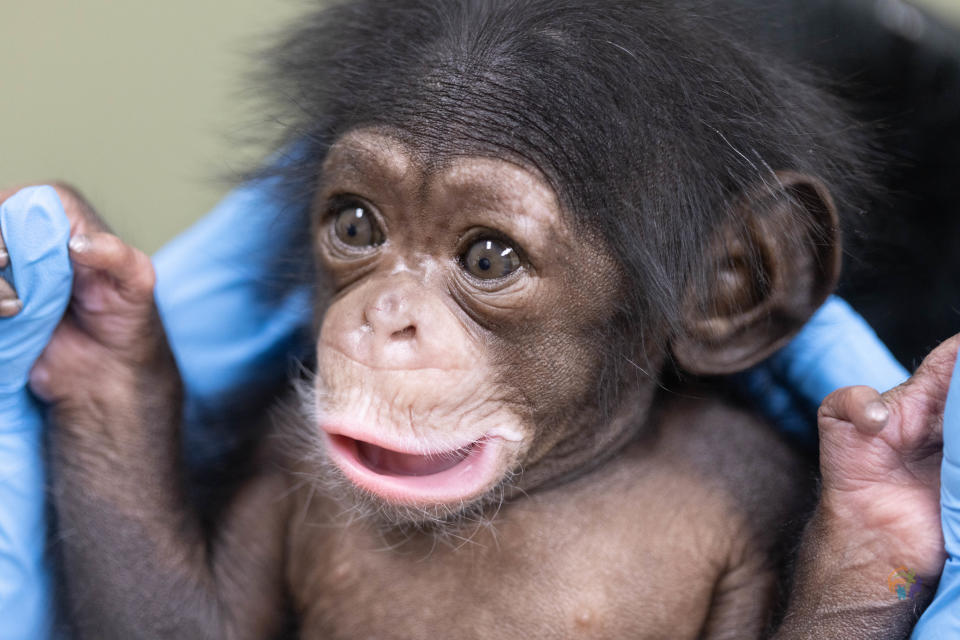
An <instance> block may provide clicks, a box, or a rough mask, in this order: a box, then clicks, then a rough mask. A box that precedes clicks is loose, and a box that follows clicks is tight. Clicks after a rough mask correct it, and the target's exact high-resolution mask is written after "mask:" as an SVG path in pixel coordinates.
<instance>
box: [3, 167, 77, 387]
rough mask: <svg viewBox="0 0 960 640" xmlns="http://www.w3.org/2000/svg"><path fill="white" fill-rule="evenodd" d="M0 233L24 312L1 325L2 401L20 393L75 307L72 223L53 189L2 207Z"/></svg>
mask: <svg viewBox="0 0 960 640" xmlns="http://www.w3.org/2000/svg"><path fill="white" fill-rule="evenodd" d="M0 232H2V233H3V239H4V242H5V243H6V246H7V252H8V253H9V254H10V271H11V277H10V279H11V280H12V284H13V286H14V288H15V289H16V290H17V295H18V296H19V297H20V300H22V301H23V310H22V311H20V313H19V314H18V315H16V316H14V317H12V318H6V319H0V396H4V395H10V394H15V393H18V392H20V391H21V390H23V389H24V387H25V386H26V384H27V378H28V376H29V374H30V369H31V367H33V363H34V362H35V361H36V359H37V358H38V357H39V356H40V354H41V353H42V352H43V349H44V347H46V345H47V342H49V340H50V336H51V335H52V334H53V330H54V329H55V328H56V326H57V324H59V322H60V318H61V317H62V316H63V312H64V310H66V308H67V303H68V302H69V301H70V289H71V285H72V278H73V270H72V268H71V266H70V258H69V255H68V251H67V243H68V242H69V240H70V222H69V221H68V220H67V216H66V214H65V213H64V210H63V205H62V204H61V202H60V198H59V196H57V192H56V191H55V190H54V189H53V188H52V187H46V186H44V187H29V188H26V189H23V190H21V191H18V192H17V193H16V194H15V195H14V196H12V197H11V198H9V199H7V200H6V201H5V202H4V203H3V205H0Z"/></svg>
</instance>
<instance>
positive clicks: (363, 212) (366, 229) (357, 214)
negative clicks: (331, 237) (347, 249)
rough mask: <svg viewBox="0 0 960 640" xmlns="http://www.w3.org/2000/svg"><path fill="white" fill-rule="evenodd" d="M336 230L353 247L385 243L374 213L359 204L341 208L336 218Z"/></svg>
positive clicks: (340, 237) (341, 239)
mask: <svg viewBox="0 0 960 640" xmlns="http://www.w3.org/2000/svg"><path fill="white" fill-rule="evenodd" d="M333 224H334V231H335V232H336V234H337V238H339V239H340V241H341V242H343V243H344V244H347V245H349V246H351V247H372V246H376V245H378V244H383V232H382V231H381V230H380V226H379V225H378V224H377V221H376V220H375V219H374V217H373V214H372V213H371V212H370V211H369V210H367V209H366V208H364V207H362V206H359V205H354V204H352V205H349V206H346V207H343V208H342V209H340V210H339V211H338V212H337V214H336V219H335V220H334V223H333Z"/></svg>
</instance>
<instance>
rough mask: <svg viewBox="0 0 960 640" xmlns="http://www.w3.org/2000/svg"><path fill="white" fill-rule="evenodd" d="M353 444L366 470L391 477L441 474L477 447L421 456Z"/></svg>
mask: <svg viewBox="0 0 960 640" xmlns="http://www.w3.org/2000/svg"><path fill="white" fill-rule="evenodd" d="M335 437H340V438H342V437H344V436H335ZM355 442H356V443H357V457H358V458H359V459H360V461H361V462H362V463H363V464H365V465H366V466H367V468H368V469H370V470H371V471H373V472H374V473H379V474H382V475H391V476H432V475H434V474H437V473H443V472H444V471H447V470H449V469H452V468H454V467H455V466H457V465H458V464H460V463H461V462H463V461H464V460H465V459H466V458H467V457H468V456H469V455H470V453H471V452H472V451H473V449H474V447H475V446H476V445H477V443H475V442H473V443H471V444H469V445H467V446H466V447H463V448H461V449H457V450H456V451H450V452H447V453H438V454H431V455H425V456H421V455H417V454H411V453H401V452H400V451H391V450H390V449H384V448H383V447H378V446H377V445H375V444H370V443H369V442H363V441H362V440H355Z"/></svg>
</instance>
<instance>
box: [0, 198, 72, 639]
mask: <svg viewBox="0 0 960 640" xmlns="http://www.w3.org/2000/svg"><path fill="white" fill-rule="evenodd" d="M0 202H2V203H3V204H2V206H0V229H2V238H0V247H2V248H3V255H2V264H0V267H2V268H4V271H5V272H6V271H9V272H10V273H9V274H7V275H8V277H10V279H11V280H12V284H13V285H15V286H16V291H14V288H13V287H12V286H10V283H8V282H6V281H4V282H3V283H0V299H4V300H6V301H8V304H6V305H5V307H6V310H7V313H0V315H3V316H10V315H11V314H12V315H14V317H4V318H3V319H0V354H2V356H0V361H2V366H0V621H2V622H0V639H2V640H28V639H30V640H33V639H37V638H45V637H47V636H48V634H49V629H50V626H51V624H50V623H51V618H52V607H51V589H50V580H49V576H48V568H47V565H46V558H45V553H44V550H45V547H46V536H45V532H44V526H45V523H44V506H45V505H44V503H45V496H44V486H45V483H44V465H43V455H42V451H43V449H42V446H41V443H42V440H43V420H42V417H41V414H40V411H39V408H38V407H37V406H36V404H35V402H34V400H33V398H32V397H31V396H30V394H29V393H27V389H26V384H27V375H28V373H29V371H30V368H31V366H33V363H34V361H35V360H36V359H37V357H38V356H39V355H40V352H41V351H42V350H43V348H44V346H45V345H46V344H47V341H48V340H49V338H50V335H51V334H52V333H53V330H54V327H56V325H57V323H58V322H59V321H60V318H61V316H62V315H63V311H64V309H65V308H66V306H67V300H68V299H69V297H70V283H71V269H70V261H69V259H68V258H67V240H68V238H69V234H70V226H69V224H68V221H67V217H66V215H65V214H64V210H63V206H62V205H61V202H60V199H59V198H58V197H57V193H56V192H55V191H54V190H53V189H52V188H50V187H33V188H30V189H24V190H22V191H19V192H18V193H16V195H14V192H12V191H10V192H0ZM4 241H5V242H4ZM17 294H19V297H17Z"/></svg>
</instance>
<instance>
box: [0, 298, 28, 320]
mask: <svg viewBox="0 0 960 640" xmlns="http://www.w3.org/2000/svg"><path fill="white" fill-rule="evenodd" d="M21 309H23V301H22V300H19V299H16V300H4V301H3V302H0V314H2V315H4V316H12V315H14V314H16V313H20V310H21Z"/></svg>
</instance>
